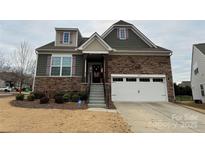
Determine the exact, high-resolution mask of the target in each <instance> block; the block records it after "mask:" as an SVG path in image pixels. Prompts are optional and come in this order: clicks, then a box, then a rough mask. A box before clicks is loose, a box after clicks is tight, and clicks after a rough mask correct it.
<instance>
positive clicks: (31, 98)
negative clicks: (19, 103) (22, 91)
mask: <svg viewBox="0 0 205 154" xmlns="http://www.w3.org/2000/svg"><path fill="white" fill-rule="evenodd" d="M34 99H35V96H34V94H29V95H28V96H27V100H28V101H34Z"/></svg>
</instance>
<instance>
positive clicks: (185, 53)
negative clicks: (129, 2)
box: [0, 20, 205, 82]
mask: <svg viewBox="0 0 205 154" xmlns="http://www.w3.org/2000/svg"><path fill="white" fill-rule="evenodd" d="M115 22H116V21H89V20H86V21H78V20H76V21H69V20H68V21H0V51H3V52H5V53H6V54H7V55H8V56H9V55H10V54H11V53H12V52H13V51H14V50H15V48H16V47H18V46H19V44H20V42H21V41H27V42H29V43H30V45H31V47H32V49H33V50H34V49H35V48H37V47H39V46H42V45H44V44H46V43H49V42H51V41H54V39H55V30H54V28H55V27H74V28H79V29H80V31H81V34H82V35H83V36H84V37H88V36H90V35H92V34H93V33H94V32H98V33H99V34H102V33H103V32H104V31H105V30H106V29H107V28H109V26H111V25H112V24H113V23H115ZM127 22H130V23H132V24H134V25H135V26H136V27H137V28H138V29H139V30H140V31H141V32H142V33H143V34H145V35H146V36H147V37H148V38H149V39H151V40H152V41H153V42H154V43H155V44H157V45H159V46H162V47H165V48H168V49H170V50H172V51H173V56H172V58H171V60H172V70H173V77H174V82H181V81H183V80H190V70H191V52H192V44H196V43H202V42H204V43H205V21H127Z"/></svg>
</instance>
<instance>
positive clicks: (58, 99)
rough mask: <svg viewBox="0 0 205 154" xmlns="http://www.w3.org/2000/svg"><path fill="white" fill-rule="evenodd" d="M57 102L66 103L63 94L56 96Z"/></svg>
mask: <svg viewBox="0 0 205 154" xmlns="http://www.w3.org/2000/svg"><path fill="white" fill-rule="evenodd" d="M55 103H58V104H63V103H64V99H63V96H55Z"/></svg>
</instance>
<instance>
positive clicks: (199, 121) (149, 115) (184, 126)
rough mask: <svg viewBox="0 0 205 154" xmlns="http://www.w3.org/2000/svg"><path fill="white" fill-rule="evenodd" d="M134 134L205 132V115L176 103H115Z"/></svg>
mask: <svg viewBox="0 0 205 154" xmlns="http://www.w3.org/2000/svg"><path fill="white" fill-rule="evenodd" d="M114 104H115V106H116V108H117V110H118V112H120V113H121V115H122V117H123V118H124V119H125V120H126V121H127V122H128V124H129V125H130V127H131V130H132V132H136V133H141V132H150V133H152V132H158V133H160V132H179V133H180V132H181V133H187V132H193V133H194V132H205V114H202V113H199V112H196V111H193V110H191V109H188V108H185V107H182V106H179V105H176V104H174V103H167V102H160V103H128V102H123V103H122V102H121V103H118V102H116V103H114Z"/></svg>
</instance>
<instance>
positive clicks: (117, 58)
mask: <svg viewBox="0 0 205 154" xmlns="http://www.w3.org/2000/svg"><path fill="white" fill-rule="evenodd" d="M106 60H107V62H106V67H107V69H106V72H107V73H106V75H107V76H106V78H107V82H108V83H109V84H111V74H165V75H166V79H167V89H168V98H169V101H170V102H173V101H174V99H175V97H174V89H173V80H172V70H171V62H170V57H169V56H134V55H109V56H107V57H106ZM108 89H111V88H108ZM110 93H111V92H110ZM109 100H110V102H111V96H110V97H109Z"/></svg>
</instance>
